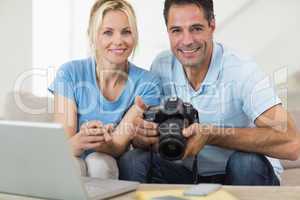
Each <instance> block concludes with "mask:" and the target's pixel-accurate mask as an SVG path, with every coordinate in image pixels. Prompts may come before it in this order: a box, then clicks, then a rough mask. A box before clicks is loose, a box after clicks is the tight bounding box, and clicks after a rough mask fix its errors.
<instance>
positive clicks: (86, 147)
mask: <svg viewBox="0 0 300 200" xmlns="http://www.w3.org/2000/svg"><path fill="white" fill-rule="evenodd" d="M102 144H103V142H95V143H86V144H84V145H83V149H84V150H89V149H95V148H97V147H99V146H101V145H102Z"/></svg>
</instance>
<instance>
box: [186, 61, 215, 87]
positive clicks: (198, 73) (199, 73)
mask: <svg viewBox="0 0 300 200" xmlns="http://www.w3.org/2000/svg"><path fill="white" fill-rule="evenodd" d="M208 68H209V66H208V65H202V66H201V67H184V71H185V74H186V77H187V79H188V81H189V83H190V85H191V86H192V88H193V89H194V90H195V91H197V90H199V89H200V87H201V84H202V82H203V81H204V79H205V76H206V74H207V72H208Z"/></svg>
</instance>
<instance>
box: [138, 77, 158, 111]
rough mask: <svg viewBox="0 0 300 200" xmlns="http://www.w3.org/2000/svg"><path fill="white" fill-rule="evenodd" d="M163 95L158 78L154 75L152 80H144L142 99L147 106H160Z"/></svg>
mask: <svg viewBox="0 0 300 200" xmlns="http://www.w3.org/2000/svg"><path fill="white" fill-rule="evenodd" d="M161 94H162V91H161V82H160V79H159V78H158V77H157V76H155V75H153V74H152V75H151V76H150V78H148V79H146V80H144V82H143V92H142V94H141V97H142V99H143V101H144V103H145V104H146V105H149V106H156V105H159V104H160V99H161Z"/></svg>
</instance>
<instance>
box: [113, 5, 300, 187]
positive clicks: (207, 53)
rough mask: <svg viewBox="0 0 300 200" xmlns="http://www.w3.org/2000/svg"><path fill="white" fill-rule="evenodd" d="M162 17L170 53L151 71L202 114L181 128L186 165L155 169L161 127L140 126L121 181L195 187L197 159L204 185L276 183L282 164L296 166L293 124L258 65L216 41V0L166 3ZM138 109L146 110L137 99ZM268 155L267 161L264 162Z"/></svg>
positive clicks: (299, 148)
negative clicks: (282, 161)
mask: <svg viewBox="0 0 300 200" xmlns="http://www.w3.org/2000/svg"><path fill="white" fill-rule="evenodd" d="M164 17H165V22H166V25H167V30H168V35H169V39H170V44H171V50H172V51H171V52H163V53H161V54H160V55H159V56H158V57H157V58H156V59H155V61H154V62H153V65H152V68H151V71H152V72H154V73H156V74H158V75H159V76H160V77H161V81H162V85H163V92H164V95H165V96H167V97H168V96H178V97H180V98H181V99H183V100H184V101H187V102H190V103H192V104H193V106H194V107H195V108H196V109H197V110H198V112H199V119H200V120H199V121H200V122H199V123H195V124H192V125H191V126H189V127H187V128H185V129H184V130H183V135H184V137H186V138H187V147H186V150H185V154H184V159H183V160H182V162H169V161H166V160H163V159H161V158H160V157H159V155H158V154H156V153H155V154H154V155H153V157H152V159H151V160H152V164H151V163H150V153H149V151H148V150H149V147H150V146H151V145H157V142H158V137H157V134H158V133H157V124H154V123H151V122H147V121H144V120H143V119H142V118H138V119H137V120H136V126H137V132H136V137H135V138H134V139H133V145H134V146H135V147H136V149H135V150H133V151H130V152H128V153H126V154H125V155H124V156H123V157H121V158H120V160H119V167H120V173H121V174H120V178H121V179H127V180H135V181H140V182H147V174H148V172H149V170H150V168H151V176H152V177H151V178H152V181H153V182H159V183H192V180H193V173H192V157H193V156H195V155H197V158H198V163H197V164H198V174H199V181H200V182H210V183H222V184H230V185H279V184H280V173H281V172H282V167H281V165H280V163H279V161H278V160H277V159H274V158H279V159H287V160H297V159H298V157H299V152H300V139H299V135H298V133H297V130H296V128H295V124H294V122H293V120H292V119H291V117H290V116H289V114H288V113H287V112H286V111H285V110H284V109H283V107H282V105H281V102H280V99H279V98H278V97H277V95H276V94H275V91H274V89H273V88H272V85H271V83H270V81H269V79H268V77H267V76H265V75H264V74H263V73H262V72H261V70H260V69H259V68H258V67H257V65H256V63H255V62H253V61H252V60H251V59H247V58H244V57H242V56H240V55H239V54H237V53H235V52H233V51H230V50H229V49H227V48H225V47H224V46H223V45H222V44H219V43H216V42H214V41H213V33H214V31H215V27H216V24H215V18H214V9H213V1H212V0H166V1H165V7H164ZM137 104H138V105H139V106H140V107H141V108H143V109H144V110H145V109H146V105H144V104H143V102H141V100H140V99H137ZM264 155H265V156H264Z"/></svg>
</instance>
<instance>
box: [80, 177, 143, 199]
mask: <svg viewBox="0 0 300 200" xmlns="http://www.w3.org/2000/svg"><path fill="white" fill-rule="evenodd" d="M82 180H83V183H84V186H85V189H86V191H87V193H88V196H89V197H90V198H96V197H102V198H105V197H106V196H112V195H117V194H121V193H123V192H126V191H130V190H133V189H134V188H136V187H137V185H136V186H134V185H135V184H134V183H132V182H126V181H119V180H101V179H97V178H84V179H82Z"/></svg>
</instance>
